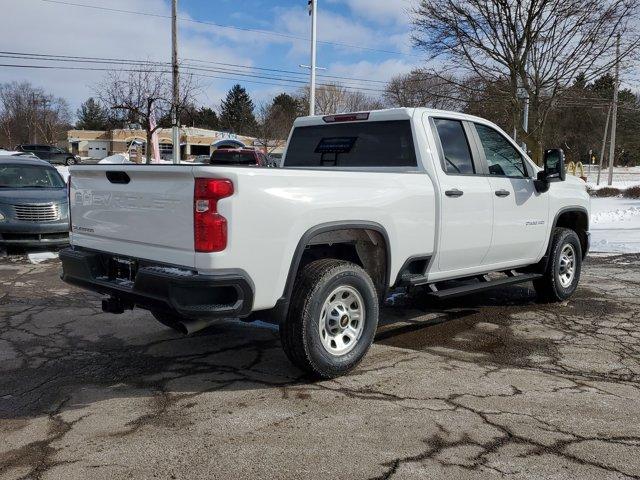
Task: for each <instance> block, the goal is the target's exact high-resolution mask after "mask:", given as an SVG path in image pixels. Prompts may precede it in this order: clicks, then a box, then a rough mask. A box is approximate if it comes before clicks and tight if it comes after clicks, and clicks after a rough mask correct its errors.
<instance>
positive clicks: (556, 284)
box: [533, 228, 582, 302]
mask: <svg viewBox="0 0 640 480" xmlns="http://www.w3.org/2000/svg"><path fill="white" fill-rule="evenodd" d="M565 249H566V250H565ZM571 250H572V251H573V254H574V255H573V260H574V264H573V267H574V272H573V276H572V280H571V281H570V283H568V284H567V283H566V281H567V277H566V276H565V277H564V278H563V279H561V275H562V274H563V268H564V264H565V262H563V261H562V260H561V257H563V252H565V251H571ZM564 271H565V272H566V270H564ZM581 271H582V246H581V245H580V239H579V238H578V234H577V233H576V232H575V231H573V230H571V229H568V228H556V229H554V231H553V235H552V237H551V248H550V253H549V261H548V263H547V269H546V271H545V272H544V277H542V278H541V279H539V280H534V282H533V286H534V288H535V290H536V293H537V294H538V299H539V300H540V301H542V302H561V301H563V300H566V299H567V298H569V297H570V296H571V295H573V293H574V292H575V291H576V288H578V283H579V282H580V273H581ZM563 282H565V284H564V285H563Z"/></svg>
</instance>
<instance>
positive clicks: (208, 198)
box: [193, 178, 233, 253]
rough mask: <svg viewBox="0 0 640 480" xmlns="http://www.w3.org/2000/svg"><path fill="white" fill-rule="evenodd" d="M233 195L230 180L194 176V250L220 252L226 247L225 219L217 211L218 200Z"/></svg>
mask: <svg viewBox="0 0 640 480" xmlns="http://www.w3.org/2000/svg"><path fill="white" fill-rule="evenodd" d="M231 195H233V183H232V182H231V180H227V179H219V178H196V186H195V192H194V196H193V228H194V247H195V250H196V252H204V253H211V252H221V251H223V250H224V249H225V248H227V219H226V218H224V217H223V216H222V215H220V214H219V213H218V200H222V199H223V198H227V197H230V196H231Z"/></svg>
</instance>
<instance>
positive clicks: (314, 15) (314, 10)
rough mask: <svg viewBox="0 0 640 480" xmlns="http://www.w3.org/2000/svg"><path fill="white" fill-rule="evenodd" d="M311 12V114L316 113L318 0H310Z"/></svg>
mask: <svg viewBox="0 0 640 480" xmlns="http://www.w3.org/2000/svg"><path fill="white" fill-rule="evenodd" d="M309 12H310V14H311V85H310V87H309V115H315V114H316V58H317V41H316V40H317V37H316V35H317V31H318V0H309Z"/></svg>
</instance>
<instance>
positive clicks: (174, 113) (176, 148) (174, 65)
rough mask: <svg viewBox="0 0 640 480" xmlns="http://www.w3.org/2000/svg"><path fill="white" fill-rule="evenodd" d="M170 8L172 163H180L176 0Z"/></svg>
mask: <svg viewBox="0 0 640 480" xmlns="http://www.w3.org/2000/svg"><path fill="white" fill-rule="evenodd" d="M172 3H173V5H172V9H171V73H172V81H173V99H172V105H171V124H172V132H171V133H172V140H173V163H175V164H179V163H180V129H179V126H178V122H179V119H178V105H179V104H180V71H179V67H178V0H173V2H172Z"/></svg>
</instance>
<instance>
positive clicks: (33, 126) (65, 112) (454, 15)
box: [0, 0, 640, 165]
mask: <svg viewBox="0 0 640 480" xmlns="http://www.w3.org/2000/svg"><path fill="white" fill-rule="evenodd" d="M639 11H640V0H606V1H602V0H572V1H571V2H567V1H558V0H522V1H515V2H513V1H505V0H420V1H418V2H417V3H416V7H415V9H414V11H413V12H411V15H412V19H413V27H412V28H413V32H412V35H413V36H412V38H413V43H414V46H415V47H416V48H418V49H420V50H421V51H423V52H424V53H425V55H426V60H425V66H423V67H421V68H418V69H415V70H414V71H412V72H410V73H407V74H404V75H399V76H397V77H395V78H392V79H391V80H390V81H389V82H388V84H387V85H386V87H385V88H384V92H383V93H382V94H381V95H379V96H376V97H373V96H370V95H367V94H364V93H362V92H361V91H357V90H355V89H354V88H353V87H349V88H346V87H344V86H342V85H340V84H339V83H331V84H321V85H320V86H319V88H318V91H317V94H316V104H317V105H316V112H317V113H318V114H328V113H340V112H347V111H359V110H372V109H377V108H384V107H396V106H397V107H431V108H437V109H446V110H456V111H461V112H465V113H470V114H475V115H478V116H481V117H484V118H487V119H489V120H492V121H493V122H495V123H497V124H498V125H500V126H501V127H502V128H503V129H504V130H505V131H507V132H508V133H509V134H510V135H513V136H514V137H515V138H517V140H518V141H519V142H525V143H526V147H527V149H528V150H529V152H530V153H531V155H532V157H533V158H534V159H535V160H537V161H540V159H541V157H542V152H543V150H544V149H545V148H552V147H562V148H564V149H565V151H566V152H567V154H568V155H569V158H570V159H572V160H581V161H583V162H585V161H591V159H592V158H593V156H595V157H597V156H598V155H599V153H600V151H601V150H602V138H603V135H604V129H605V125H606V123H607V117H608V116H609V110H610V106H611V103H612V102H611V100H612V98H613V90H614V85H615V83H616V82H615V79H614V77H612V72H613V71H614V67H616V66H618V67H620V68H621V69H622V71H623V73H624V72H625V68H630V67H632V66H633V65H637V62H638V60H639V57H640V33H639V32H638V25H640V19H639ZM198 89H199V87H198V85H197V82H195V81H194V78H193V77H192V76H190V75H188V74H186V75H182V77H181V89H180V90H181V98H180V101H179V104H178V105H177V112H176V113H177V116H178V118H179V120H180V124H181V125H186V126H193V127H202V128H207V129H213V130H222V131H228V132H233V133H237V134H241V135H247V136H253V137H256V138H257V139H258V140H259V142H261V143H262V144H263V145H265V147H268V146H269V145H273V144H274V141H275V140H282V139H285V138H286V137H287V135H288V132H289V130H290V128H291V125H292V123H293V120H294V119H295V118H296V117H298V116H301V115H305V114H306V112H307V111H308V102H309V90H308V88H306V89H304V88H303V89H300V90H298V91H296V92H293V93H284V92H283V93H281V94H279V95H276V96H275V97H273V98H272V99H271V100H269V101H266V102H260V103H256V102H255V101H254V100H253V99H252V98H251V96H250V95H249V93H248V92H247V90H246V89H245V88H243V87H242V86H241V85H235V86H233V87H232V88H231V90H230V91H229V92H228V93H227V95H226V97H225V98H224V99H223V100H222V102H221V103H220V105H207V106H202V105H198V104H197V102H196V101H195V98H196V97H197V91H198ZM94 91H95V96H94V98H91V99H88V100H87V101H86V102H85V103H84V104H83V105H82V106H81V107H80V109H79V110H78V112H77V119H78V121H77V125H76V126H77V127H78V128H85V129H97V130H103V129H110V128H115V127H122V126H125V125H137V126H139V127H140V128H143V129H145V130H146V131H147V137H148V138H150V136H151V134H152V133H153V130H154V129H157V128H161V127H168V126H170V124H171V122H170V118H171V108H172V102H171V88H170V80H169V78H167V76H166V75H165V74H163V73H160V72H154V71H152V70H151V71H142V70H140V71H138V70H136V71H134V72H129V73H124V72H113V73H110V74H109V75H108V76H107V77H106V78H105V79H104V81H103V82H101V83H100V84H99V85H96V86H95V88H94ZM525 98H527V99H528V104H529V116H528V119H529V122H528V128H527V129H526V130H525V128H524V125H523V108H524V104H525V101H524V99H525ZM619 98H620V105H619V114H618V122H617V126H618V138H617V144H616V151H615V157H616V158H615V161H616V163H617V164H627V165H634V164H640V95H639V94H638V92H634V91H632V90H630V89H622V90H621V91H620V97H619ZM70 119H71V115H70V113H69V107H68V104H67V103H66V102H65V101H64V100H63V99H59V98H56V97H54V96H52V95H49V94H46V93H45V92H43V91H42V90H40V89H37V88H34V87H32V86H30V85H29V84H27V83H20V84H19V83H12V84H5V85H3V86H2V87H1V88H0V128H1V129H0V143H7V142H8V144H9V145H10V144H11V143H12V142H14V143H15V142H17V141H26V140H28V141H34V140H33V139H42V141H45V140H47V141H49V140H52V139H53V138H55V137H56V135H59V134H60V132H62V131H63V130H64V127H65V126H66V125H69V124H70ZM58 138H59V137H58Z"/></svg>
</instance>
